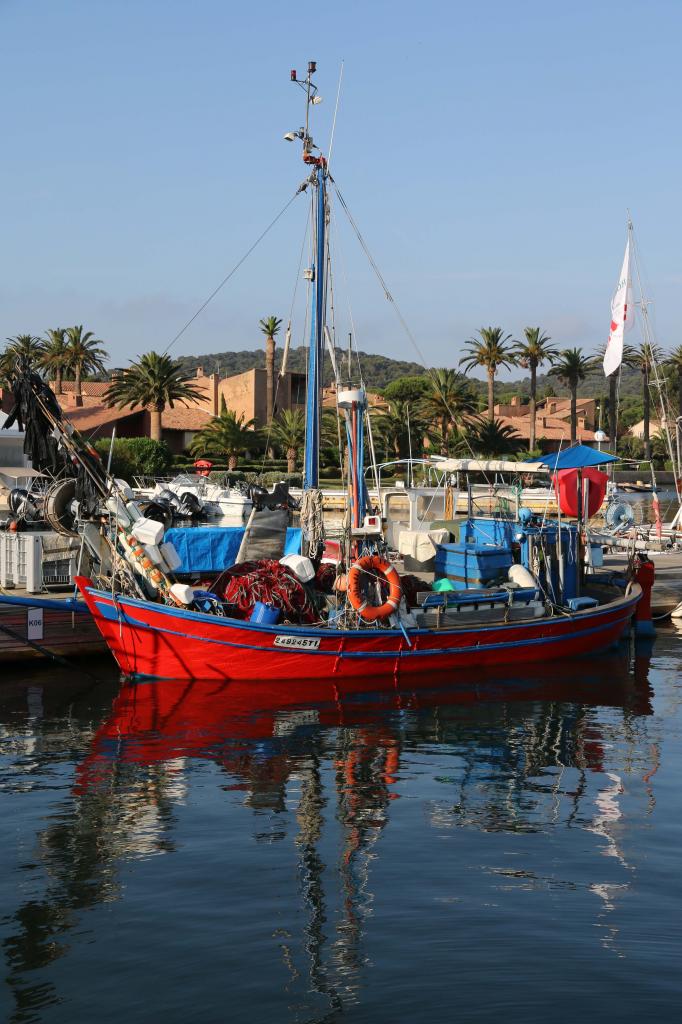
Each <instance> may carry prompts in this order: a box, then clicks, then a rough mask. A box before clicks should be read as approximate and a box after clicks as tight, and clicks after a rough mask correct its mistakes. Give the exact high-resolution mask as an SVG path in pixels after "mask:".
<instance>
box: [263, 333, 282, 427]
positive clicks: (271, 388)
mask: <svg viewBox="0 0 682 1024" xmlns="http://www.w3.org/2000/svg"><path fill="white" fill-rule="evenodd" d="M281 325H282V321H281V320H280V319H278V317H276V316H268V317H265V318H264V319H263V320H261V321H260V329H261V331H262V332H263V334H264V335H265V380H266V385H265V387H266V395H265V409H266V416H267V421H268V423H270V422H271V420H272V417H273V415H274V412H275V338H276V336H277V335H278V334H279V329H280V327H281Z"/></svg>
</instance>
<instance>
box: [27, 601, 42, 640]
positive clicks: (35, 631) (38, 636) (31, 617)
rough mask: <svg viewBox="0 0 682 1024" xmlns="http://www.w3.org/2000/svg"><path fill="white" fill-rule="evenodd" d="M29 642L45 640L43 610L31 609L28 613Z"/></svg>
mask: <svg viewBox="0 0 682 1024" xmlns="http://www.w3.org/2000/svg"><path fill="white" fill-rule="evenodd" d="M26 638H27V640H42V639H43V609H42V608H29V609H28V610H27V612H26Z"/></svg>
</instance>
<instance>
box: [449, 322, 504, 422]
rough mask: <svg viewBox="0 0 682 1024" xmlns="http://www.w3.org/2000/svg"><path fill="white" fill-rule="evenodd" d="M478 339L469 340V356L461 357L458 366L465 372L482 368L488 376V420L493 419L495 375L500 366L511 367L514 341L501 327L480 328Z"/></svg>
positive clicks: (466, 344) (466, 345)
mask: <svg viewBox="0 0 682 1024" xmlns="http://www.w3.org/2000/svg"><path fill="white" fill-rule="evenodd" d="M478 333H479V335H480V338H469V340H468V341H466V342H465V348H468V349H469V355H466V356H462V358H461V359H460V361H459V365H460V366H463V367H464V368H465V369H466V370H473V369H474V367H476V366H484V367H485V369H486V373H487V374H488V419H489V420H490V422H491V423H492V421H493V420H494V419H495V375H496V373H497V371H498V369H499V368H500V366H513V365H514V361H515V359H514V354H513V351H512V348H511V346H512V345H513V344H514V339H513V338H512V336H511V334H506V335H505V334H504V332H503V330H502V328H501V327H481V328H479V331H478Z"/></svg>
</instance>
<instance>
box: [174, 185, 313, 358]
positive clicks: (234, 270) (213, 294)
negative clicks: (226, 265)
mask: <svg viewBox="0 0 682 1024" xmlns="http://www.w3.org/2000/svg"><path fill="white" fill-rule="evenodd" d="M306 186H307V182H305V183H304V184H303V185H300V186H299V187H298V189H297V190H296V192H294V194H293V196H292V197H291V199H289V200H288V201H287V202H286V203H285V205H284V206H283V207H282V209H281V210H280V211H279V213H278V214H277V216H276V217H274V218H273V219H272V220H271V221H270V223H269V224H268V226H267V227H266V228H265V230H264V231H262V232H261V234H260V235H259V236H258V238H257V239H256V241H255V242H253V244H252V245H250V246H249V248H248V249H247V250H246V252H245V253H244V255H243V256H242V257H241V259H240V260H238V262H237V263H235V265H234V266H233V267H232V270H230V272H229V274H227V275H226V276H225V277H224V278H223V279H222V281H221V282H220V284H219V285H218V287H217V288H214V289H213V291H212V292H211V294H210V295H209V296H208V298H207V299H206V301H205V302H202V304H201V305H200V306H199V308H198V309H197V311H196V313H194V315H193V316H191V317H190V318H189V320H188V321H187V323H186V324H185V326H184V327H182V328H181V329H180V330H179V331H178V333H177V334H176V335H175V337H174V338H173V339H172V340H171V341H169V343H168V344H167V345H166V347H165V349H164V350H163V355H166V353H167V352H169V351H170V349H171V348H172V347H173V345H174V344H175V343H176V341H179V340H180V338H181V337H182V335H183V334H184V333H185V331H186V330H187V328H188V327H190V326H191V324H193V323H194V321H195V320H196V318H197V317H198V316H199V315H200V314H201V313H203V311H204V310H205V309H206V307H207V306H208V304H209V302H211V301H212V300H213V299H214V298H215V297H216V295H217V294H218V292H219V291H220V290H221V288H223V287H224V286H225V285H226V284H227V282H228V281H229V280H230V278H231V277H233V276H234V274H236V273H237V271H238V270H239V268H240V267H241V265H242V263H245V262H246V260H247V259H248V258H249V256H250V255H251V253H252V252H253V251H254V249H255V248H256V247H257V246H258V245H259V244H260V243H261V242H262V241H263V239H264V238H265V236H266V235H267V234H268V232H269V231H270V230H271V229H272V228H274V226H275V224H276V223H277V221H278V220H279V219H280V218H281V217H283V216H284V214H285V213H286V212H287V210H288V209H289V207H290V206H291V204H292V203H293V201H294V199H295V198H296V196H297V195H298V194H299V193H300V192H302V191H303V189H304V188H306Z"/></svg>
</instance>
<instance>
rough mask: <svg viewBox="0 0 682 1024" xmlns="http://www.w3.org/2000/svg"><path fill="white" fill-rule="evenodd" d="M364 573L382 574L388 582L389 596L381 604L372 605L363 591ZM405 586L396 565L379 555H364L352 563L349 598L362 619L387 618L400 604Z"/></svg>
mask: <svg viewBox="0 0 682 1024" xmlns="http://www.w3.org/2000/svg"><path fill="white" fill-rule="evenodd" d="M363 573H370V574H371V575H374V576H376V575H377V574H380V575H381V576H383V577H384V579H385V580H386V582H387V583H388V598H387V599H386V601H384V603H383V604H381V605H372V604H370V603H369V602H368V601H367V599H366V598H365V596H364V594H363V593H362V588H361V581H362V576H363ZM402 593H403V588H402V585H401V583H400V576H399V575H398V572H397V570H396V568H395V566H394V565H391V563H390V562H387V561H386V559H385V558H381V557H380V556H379V555H364V557H363V558H358V560H357V561H356V562H354V563H353V565H351V567H350V569H349V571H348V600H349V601H350V603H351V606H352V607H353V608H354V609H355V611H356V612H357V613H358V615H359V616H360V618H361V619H364V620H365V622H376V620H377V619H386V618H388V617H389V615H392V614H393V612H395V611H396V610H397V608H398V607H399V606H400V598H401V597H402Z"/></svg>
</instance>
